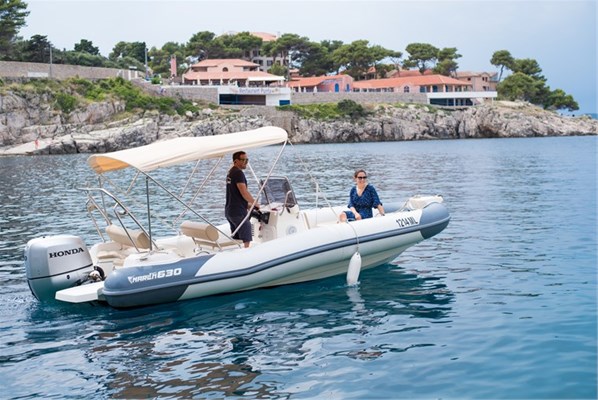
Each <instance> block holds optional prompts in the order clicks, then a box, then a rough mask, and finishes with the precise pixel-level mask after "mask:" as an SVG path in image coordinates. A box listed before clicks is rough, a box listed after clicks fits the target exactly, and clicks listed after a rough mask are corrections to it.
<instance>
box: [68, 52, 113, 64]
mask: <svg viewBox="0 0 598 400" xmlns="http://www.w3.org/2000/svg"><path fill="white" fill-rule="evenodd" d="M106 61H107V60H106V58H105V57H102V56H100V55H94V54H90V53H87V52H84V51H66V52H64V53H63V64H70V65H83V66H86V67H106Z"/></svg>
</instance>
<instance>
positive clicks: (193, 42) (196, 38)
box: [185, 31, 216, 61]
mask: <svg viewBox="0 0 598 400" xmlns="http://www.w3.org/2000/svg"><path fill="white" fill-rule="evenodd" d="M215 37H216V35H215V34H214V33H212V32H208V31H201V32H197V33H195V34H194V35H193V36H191V38H190V39H189V41H188V42H187V44H186V45H185V51H186V56H190V57H192V58H196V59H197V60H198V61H201V60H204V59H206V58H214V57H212V55H211V54H210V53H211V52H212V46H213V43H212V42H213V41H214V38H215Z"/></svg>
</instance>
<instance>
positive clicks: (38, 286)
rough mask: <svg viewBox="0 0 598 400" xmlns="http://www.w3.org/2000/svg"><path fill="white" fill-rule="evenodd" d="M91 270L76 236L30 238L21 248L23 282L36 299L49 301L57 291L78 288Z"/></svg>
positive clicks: (89, 262) (89, 260) (84, 251)
mask: <svg viewBox="0 0 598 400" xmlns="http://www.w3.org/2000/svg"><path fill="white" fill-rule="evenodd" d="M93 270H94V267H93V263H92V261H91V256H90V255H89V250H88V249H87V246H85V243H84V242H83V239H81V238H80V237H79V236H73V235H57V236H44V237H41V238H36V239H31V240H30V241H29V242H28V243H27V246H26V247H25V271H26V273H27V283H28V284H29V288H30V289H31V292H32V293H33V295H34V296H35V297H36V298H37V299H38V300H41V301H44V300H53V299H54V296H55V294H56V292H57V291H59V290H62V289H66V288H69V287H72V286H76V285H80V284H81V283H82V282H84V281H85V280H87V278H88V276H89V273H90V272H91V271H93Z"/></svg>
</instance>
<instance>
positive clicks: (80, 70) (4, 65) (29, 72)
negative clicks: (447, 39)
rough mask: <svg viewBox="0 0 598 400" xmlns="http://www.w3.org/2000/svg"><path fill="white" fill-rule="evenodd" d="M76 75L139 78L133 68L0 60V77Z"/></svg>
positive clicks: (93, 77)
mask: <svg viewBox="0 0 598 400" xmlns="http://www.w3.org/2000/svg"><path fill="white" fill-rule="evenodd" d="M75 76H78V77H80V78H85V79H106V78H114V77H117V76H122V77H123V78H125V79H129V80H130V79H135V78H140V77H141V73H140V72H139V71H135V70H128V69H117V68H100V67H83V66H80V65H63V64H52V65H50V64H44V63H30V62H14V61H0V78H9V79H22V78H53V79H68V78H72V77H75Z"/></svg>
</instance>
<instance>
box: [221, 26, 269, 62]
mask: <svg viewBox="0 0 598 400" xmlns="http://www.w3.org/2000/svg"><path fill="white" fill-rule="evenodd" d="M221 38H222V41H223V43H224V45H225V49H226V52H230V53H231V54H240V55H241V57H242V58H244V59H246V60H248V61H251V59H252V54H251V52H252V50H255V49H259V48H260V47H261V46H262V42H263V40H262V38H259V37H257V36H255V35H252V34H251V33H249V32H241V33H236V34H234V35H223V36H221Z"/></svg>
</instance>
